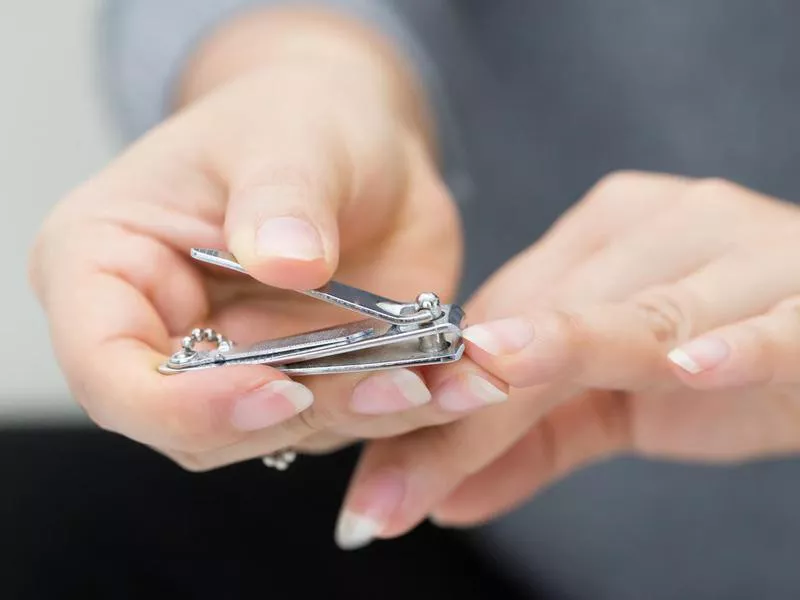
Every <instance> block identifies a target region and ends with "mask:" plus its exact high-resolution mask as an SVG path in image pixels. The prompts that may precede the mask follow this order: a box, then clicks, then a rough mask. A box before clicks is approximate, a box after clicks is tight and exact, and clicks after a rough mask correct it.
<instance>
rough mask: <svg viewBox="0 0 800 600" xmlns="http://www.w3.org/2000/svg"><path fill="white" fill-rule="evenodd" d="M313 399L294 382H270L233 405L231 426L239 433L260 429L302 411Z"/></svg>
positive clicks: (302, 387)
mask: <svg viewBox="0 0 800 600" xmlns="http://www.w3.org/2000/svg"><path fill="white" fill-rule="evenodd" d="M312 402H314V396H313V394H312V393H311V390H309V389H308V388H307V387H305V386H304V385H301V384H299V383H297V382H295V381H286V380H280V381H272V382H270V383H268V384H267V385H265V386H263V387H261V388H259V389H258V390H256V391H254V392H251V393H250V394H248V395H246V396H243V397H242V398H239V399H238V400H237V401H236V404H234V407H233V414H232V415H231V423H232V424H233V426H234V427H235V428H236V429H239V430H241V431H255V430H257V429H264V428H265V427H269V426H270V425H275V424H276V423H280V422H282V421H285V420H287V419H289V418H291V417H293V416H294V415H296V414H297V413H299V412H302V411H304V410H305V409H307V408H308V407H309V406H311V404H312Z"/></svg>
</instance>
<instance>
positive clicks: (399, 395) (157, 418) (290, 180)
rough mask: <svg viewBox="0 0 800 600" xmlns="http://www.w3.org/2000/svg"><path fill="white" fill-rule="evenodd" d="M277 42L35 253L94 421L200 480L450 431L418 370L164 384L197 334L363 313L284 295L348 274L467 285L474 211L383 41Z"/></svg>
mask: <svg viewBox="0 0 800 600" xmlns="http://www.w3.org/2000/svg"><path fill="white" fill-rule="evenodd" d="M274 18H275V17H274V15H264V16H263V19H264V22H268V23H274V21H272V22H270V19H274ZM304 18H305V17H304ZM257 22H258V19H257V18H255V19H251V20H249V21H247V22H244V23H240V24H239V25H232V26H231V28H229V30H227V33H226V32H222V33H220V34H219V36H221V38H222V39H221V40H220V39H217V40H216V41H215V42H214V43H212V44H210V46H209V47H207V49H206V51H205V53H206V55H210V56H205V57H203V56H201V57H200V59H198V61H199V62H198V63H197V64H198V65H200V66H199V67H196V68H199V69H200V72H201V73H202V75H201V76H199V77H198V78H196V80H198V79H199V80H201V81H202V84H197V86H196V87H198V88H203V87H204V86H205V87H209V86H208V83H209V78H210V79H212V80H213V79H214V77H212V76H210V75H209V73H211V72H214V69H218V68H219V63H220V60H221V59H220V55H222V56H223V57H224V56H225V53H226V52H228V53H229V54H231V52H230V51H231V48H230V44H234V45H236V44H239V45H242V44H244V45H245V47H246V46H247V44H248V41H252V39H253V36H252V35H250V34H251V33H253V32H255V30H256V29H257V25H256V23H257ZM237 26H238V27H239V28H240V30H238V31H237V30H236V27H237ZM315 27H316V29H314V28H312V29H313V30H314V31H317V30H319V31H326V29H325V28H326V27H328V28H329V29H330V28H333V29H334V30H335V31H337V33H339V34H340V33H341V31H340V30H337V29H336V28H341V27H345V26H344V25H342V24H341V23H337V24H330V23H327V22H326V23H322V24H319V25H315ZM345 28H346V27H345ZM277 29H278V30H279V31H278V32H277V33H276V32H275V31H271V32H262V33H265V34H266V33H269V35H260V36H258V37H257V38H255V39H256V40H257V41H256V42H255V45H258V43H261V42H260V40H264V39H268V40H270V41H269V44H271V45H270V47H269V48H268V50H269V51H268V52H265V53H264V55H265V56H266V57H267V58H266V59H265V60H264V61H262V62H260V63H259V64H258V65H257V68H247V69H241V70H242V71H243V72H239V73H236V76H235V77H231V78H230V80H226V81H224V82H215V84H214V85H211V86H210V87H212V88H213V91H208V90H204V92H207V93H203V94H198V95H199V98H197V99H196V98H191V99H190V100H189V101H187V102H186V104H187V106H186V107H185V108H184V109H183V110H182V111H180V112H178V113H177V114H176V115H175V116H174V117H173V118H171V119H170V120H168V121H167V122H166V123H164V124H163V125H162V126H160V127H158V128H157V129H156V130H155V131H153V132H151V133H150V134H148V135H147V136H145V137H144V138H143V139H142V140H140V141H139V142H138V143H136V144H135V145H134V146H133V147H132V148H130V149H129V151H127V152H126V153H125V154H124V155H123V156H122V157H120V158H119V159H118V160H117V161H116V162H114V163H113V164H112V165H111V166H109V167H108V168H107V169H105V171H103V172H102V173H100V174H99V175H97V176H96V177H94V178H93V179H92V180H91V181H89V182H87V183H86V184H84V185H82V186H81V187H80V188H79V189H77V190H76V191H74V192H73V193H72V194H70V195H69V196H68V197H67V198H66V199H65V200H63V201H62V202H61V203H60V204H59V205H58V206H57V207H56V208H55V210H54V211H53V212H52V214H51V215H50V217H49V218H48V220H47V222H46V223H45V225H44V227H43V228H42V230H41V233H40V235H39V236H38V240H37V243H36V245H35V249H34V252H33V254H32V259H31V273H32V281H33V284H34V287H35V289H36V291H37V294H38V297H39V298H40V300H41V302H42V304H43V306H44V308H45V311H46V313H47V316H48V319H49V322H50V326H51V333H52V341H53V344H54V347H55V351H56V355H57V358H58V360H59V362H60V364H61V366H62V368H63V371H64V373H65V375H66V379H67V381H68V383H69V385H70V388H71V390H72V392H73V393H74V396H75V397H76V398H77V400H78V401H79V402H80V404H81V405H82V406H83V408H84V409H85V410H86V411H87V413H88V414H89V416H90V417H91V418H92V419H93V420H94V421H95V422H96V423H98V424H99V425H100V426H101V427H103V428H106V429H109V430H112V431H115V432H118V433H121V434H124V435H126V436H128V437H130V438H132V439H134V440H137V441H139V442H142V443H144V444H147V445H150V446H153V447H155V448H157V449H159V450H160V451H161V452H163V453H164V454H167V455H168V456H170V457H172V458H173V459H175V460H176V461H177V462H179V463H180V464H182V465H183V466H184V467H186V468H189V469H192V470H204V469H209V468H213V467H217V466H221V465H224V464H229V463H232V462H237V461H241V460H246V459H249V458H254V457H258V456H262V455H264V454H268V453H270V452H273V451H275V450H278V449H281V448H284V447H287V446H294V447H299V448H300V449H308V450H320V451H321V450H327V449H330V448H333V447H338V446H340V445H342V444H345V443H347V442H348V441H350V440H351V439H353V438H358V437H375V436H383V435H394V434H396V433H400V432H403V431H407V430H409V429H413V428H416V427H419V426H423V425H427V424H430V423H438V422H442V421H445V420H448V419H449V418H451V417H450V416H449V415H448V414H447V411H446V410H443V409H441V408H435V407H433V406H430V405H429V406H427V407H426V406H421V405H422V404H425V403H426V402H427V401H428V400H430V397H431V396H430V393H429V392H428V390H427V388H426V386H425V384H424V383H423V381H422V379H421V378H420V377H419V376H418V375H417V374H415V373H413V372H411V371H405V370H398V371H391V372H382V373H378V374H375V375H372V376H371V377H367V376H366V375H337V376H332V377H312V378H307V379H306V380H305V381H304V384H305V385H303V384H301V383H300V382H293V381H290V380H289V379H288V378H287V377H286V376H284V375H282V374H281V373H279V372H278V371H276V370H274V369H271V368H268V367H264V366H247V367H224V368H217V369H210V370H207V371H200V372H194V373H188V374H181V375H175V376H164V375H161V374H159V373H158V372H157V371H156V367H157V365H159V364H160V363H161V362H163V361H164V360H165V358H166V356H167V355H169V354H170V353H172V352H173V351H175V350H176V349H177V348H178V347H179V340H180V338H181V337H183V336H185V335H187V333H188V331H190V330H191V329H192V328H193V327H196V326H203V327H206V326H209V327H213V328H215V329H217V330H218V331H221V332H223V333H224V334H225V335H227V336H228V337H230V338H232V339H234V340H236V341H237V342H240V343H248V342H252V341H256V340H259V339H269V338H273V337H278V336H281V335H286V334H290V333H297V332H299V331H304V330H309V329H313V328H318V327H323V326H327V325H330V324H332V323H333V322H335V321H336V320H337V319H340V320H341V319H343V318H344V319H348V318H349V319H350V320H352V315H350V314H345V315H343V314H342V313H341V311H339V312H331V311H330V310H328V308H327V307H326V305H324V304H323V303H320V302H314V301H310V302H309V301H308V300H307V299H304V298H303V297H302V296H300V295H299V294H297V293H294V292H285V291H281V290H276V289H275V288H289V289H307V288H312V287H316V286H319V285H321V284H323V283H325V282H326V281H327V280H328V279H329V278H331V277H332V276H334V274H335V276H336V278H337V279H340V280H342V281H344V282H347V283H351V284H353V285H356V286H359V287H363V288H366V289H368V290H371V291H374V292H376V293H380V294H383V295H386V296H389V297H396V298H398V299H401V300H405V299H413V298H414V297H415V296H416V294H417V293H418V292H421V291H435V292H437V293H439V294H440V295H441V296H442V297H443V300H446V299H448V298H449V297H450V296H451V295H452V293H453V291H454V289H455V286H456V281H457V277H458V271H459V264H460V259H461V239H460V228H459V223H458V218H457V211H456V209H455V207H454V205H453V202H452V200H451V198H450V197H449V195H448V193H447V191H446V188H445V186H444V185H443V184H442V182H441V181H440V179H439V176H438V174H437V170H436V168H435V165H434V162H433V160H432V157H431V154H432V153H431V151H430V149H429V146H428V143H427V141H426V135H425V133H424V127H423V126H422V125H421V121H420V119H418V118H417V116H418V115H415V114H414V111H413V110H410V109H409V103H408V102H407V98H408V96H409V95H410V92H409V91H408V89H409V85H408V83H407V82H403V80H402V75H400V74H398V73H395V72H393V71H392V68H393V67H392V66H391V65H389V64H388V62H386V61H383V59H380V58H378V56H379V55H380V52H379V51H378V50H376V49H375V48H373V47H371V46H370V45H369V43H367V42H363V43H361V42H357V41H353V42H352V43H349V42H348V43H343V42H342V39H344V38H342V36H340V35H339V36H338V37H337V36H336V35H330V39H331V40H335V41H331V43H330V45H331V46H332V47H335V50H336V51H331V52H327V51H326V44H325V41H324V40H325V38H324V35H320V36H319V37H317V38H316V44H317V46H316V49H317V50H318V53H317V54H318V57H319V58H318V60H312V58H313V57H311V56H309V55H307V54H308V53H311V54H313V51H310V50H308V51H306V46H302V48H303V51H304V52H305V53H304V52H301V53H300V54H302V56H297V55H296V54H295V50H296V49H297V48H298V46H297V45H296V44H295V43H294V42H295V41H296V40H293V39H292V38H291V35H290V34H287V35H288V37H289V39H288V40H286V43H285V44H283V45H281V42H280V32H282V31H288V30H292V31H294V29H291V28H280V27H278V28H277ZM248 32H250V33H248ZM273 33H276V35H272V34H273ZM249 35H250V37H248V36H249ZM225 36H227V38H226V37H225ZM352 39H355V38H352ZM226 44H227V46H226ZM215 48H216V49H217V50H215ZM220 48H222V50H219V49H220ZM383 51H384V52H385V49H383ZM359 52H360V53H361V54H359ZM232 55H237V54H236V52H233V53H232ZM237 56H238V55H237ZM215 61H216V62H215ZM382 61H383V62H382ZM222 62H225V61H224V60H222ZM208 64H213V65H214V66H213V67H207V68H206V67H204V66H203V65H208ZM238 66H239V67H241V65H238ZM204 69H205V70H204ZM234 70H235V69H234ZM398 72H399V71H398ZM188 85H189V87H190V88H191V87H192V85H193V84H188ZM398 89H402V90H403V92H402V93H400V92H398V91H397V90H398ZM194 246H204V247H215V248H228V249H230V250H231V251H232V252H233V253H234V254H236V256H237V257H238V259H239V260H240V261H241V262H242V263H243V264H244V266H245V267H246V268H247V269H248V271H249V272H250V273H251V274H252V275H253V276H254V277H255V279H256V280H258V281H255V280H253V279H250V278H248V277H246V276H243V275H238V274H227V273H226V272H221V271H220V270H219V269H213V268H204V267H203V266H202V265H198V264H196V263H194V262H192V261H191V260H189V258H188V252H189V249H190V248H191V247H194ZM434 250H435V251H434ZM263 284H267V285H268V286H271V287H266V286H264V285H263ZM313 397H317V398H320V399H322V401H321V402H318V403H315V404H312V399H313ZM400 410H403V411H405V412H404V414H403V416H402V417H399V418H398V417H395V418H394V419H391V418H388V417H385V416H384V417H376V416H374V415H375V414H378V413H384V414H385V413H389V412H395V411H400ZM359 413H360V414H359ZM365 413H367V414H365Z"/></svg>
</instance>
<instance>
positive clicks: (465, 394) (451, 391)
mask: <svg viewBox="0 0 800 600" xmlns="http://www.w3.org/2000/svg"><path fill="white" fill-rule="evenodd" d="M436 398H437V401H438V402H439V406H440V407H441V408H443V409H444V410H447V411H451V412H464V411H468V410H473V409H476V408H480V407H481V406H486V405H487V404H497V403H499V402H503V401H504V400H506V399H507V398H508V394H506V393H505V392H504V391H502V390H500V389H498V388H497V387H495V386H494V385H492V384H491V383H489V382H488V381H486V380H485V379H483V378H482V377H478V376H477V375H472V374H469V375H465V376H461V377H457V378H455V379H453V380H450V381H447V382H445V383H443V384H442V385H441V386H440V388H439V389H438V390H436Z"/></svg>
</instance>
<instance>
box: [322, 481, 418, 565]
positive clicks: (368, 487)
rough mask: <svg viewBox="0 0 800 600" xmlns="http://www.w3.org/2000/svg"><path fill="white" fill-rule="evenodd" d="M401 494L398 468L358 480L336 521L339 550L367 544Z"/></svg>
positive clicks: (395, 506) (401, 487) (379, 528)
mask: <svg viewBox="0 0 800 600" xmlns="http://www.w3.org/2000/svg"><path fill="white" fill-rule="evenodd" d="M404 494H405V480H404V478H403V476H402V475H401V474H400V473H398V472H383V473H379V474H376V475H375V476H374V477H371V478H370V479H368V480H366V481H365V482H364V483H362V484H360V485H359V488H358V489H357V490H356V491H355V492H354V493H353V498H352V500H351V501H350V502H349V503H348V506H347V507H346V508H345V509H344V510H342V512H341V514H340V515H339V519H338V520H337V522H336V531H335V533H334V541H335V542H336V545H337V546H339V548H341V549H342V550H356V549H358V548H363V547H364V546H367V545H369V544H370V543H371V542H372V540H374V539H375V537H376V536H378V535H379V534H380V532H381V531H382V530H383V528H384V527H385V526H386V523H387V522H388V520H389V518H390V517H391V516H392V513H393V512H394V511H395V510H397V508H398V507H399V506H400V503H401V502H402V501H403V495H404Z"/></svg>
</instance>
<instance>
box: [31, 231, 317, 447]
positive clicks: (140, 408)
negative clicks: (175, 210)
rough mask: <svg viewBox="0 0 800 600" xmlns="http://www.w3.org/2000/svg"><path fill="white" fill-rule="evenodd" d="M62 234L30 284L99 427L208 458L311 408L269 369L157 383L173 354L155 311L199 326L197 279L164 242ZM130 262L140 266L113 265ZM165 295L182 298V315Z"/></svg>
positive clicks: (50, 241) (48, 246) (305, 395)
mask: <svg viewBox="0 0 800 600" xmlns="http://www.w3.org/2000/svg"><path fill="white" fill-rule="evenodd" d="M62 234H63V235H60V236H48V237H47V239H46V241H43V242H40V245H39V246H38V249H37V251H36V253H35V254H36V258H35V259H34V262H35V263H36V264H37V267H36V268H35V269H34V271H35V272H36V274H35V275H34V278H35V279H37V282H38V283H37V286H36V287H37V288H38V289H39V290H40V297H41V300H42V302H43V304H44V306H45V309H46V310H47V312H48V314H49V317H50V323H51V337H52V340H53V345H54V348H55V352H56V356H57V357H58V359H59V362H60V363H61V365H62V367H63V368H64V372H65V374H66V376H67V380H68V382H69V384H70V388H71V389H72V391H73V393H74V394H75V396H76V399H77V400H78V401H79V402H80V403H81V404H82V405H83V407H84V408H85V410H86V411H87V412H88V413H89V415H90V416H91V417H92V419H93V420H95V422H97V423H98V424H99V425H101V426H102V427H104V428H106V429H109V430H112V431H116V432H119V433H122V434H124V435H126V436H128V437H131V438H133V439H136V440H138V441H141V442H143V443H146V444H150V445H158V446H164V447H173V448H185V449H206V448H208V447H213V446H216V445H220V444H226V443H231V441H234V440H238V439H241V438H242V437H244V436H246V435H248V434H249V431H250V430H251V429H258V428H261V427H264V426H268V425H269V424H271V423H273V422H275V421H277V420H281V419H286V418H289V417H290V416H291V415H293V414H295V412H296V410H298V409H299V407H300V406H302V405H303V404H307V403H308V402H309V401H310V393H309V392H308V391H307V390H304V388H302V386H299V385H298V386H296V387H295V385H294V384H291V382H289V381H287V378H285V377H283V376H282V375H281V374H279V373H277V372H276V371H274V370H272V369H268V368H242V369H230V370H229V369H224V370H213V371H208V372H204V373H192V374H182V375H179V376H174V377H167V376H164V375H161V374H159V373H158V372H157V371H156V368H157V366H158V365H159V364H160V363H161V362H163V361H164V360H165V359H166V356H165V355H166V354H168V353H169V352H170V351H171V350H172V349H173V345H172V342H171V335H172V332H171V331H170V329H169V328H168V324H167V323H165V322H164V321H163V320H162V318H161V315H160V314H159V311H158V310H157V308H156V305H158V304H163V306H164V309H163V310H164V312H165V314H167V315H170V314H174V315H176V316H174V317H172V319H171V320H173V321H174V323H175V324H180V325H181V326H182V325H183V323H184V321H185V322H189V321H190V320H195V319H197V318H199V317H200V316H201V314H202V312H203V311H204V310H205V308H206V307H205V304H204V302H203V300H202V299H203V297H204V294H203V292H202V287H201V283H200V281H199V279H197V278H196V276H194V275H192V274H191V269H190V267H189V266H188V265H187V264H186V263H185V262H183V261H182V258H181V257H179V256H178V255H177V253H175V252H173V251H170V250H166V249H164V248H163V247H162V246H161V245H160V244H159V242H157V241H155V240H153V239H150V238H145V237H143V236H139V235H137V234H131V233H130V232H126V231H125V230H120V229H117V228H114V227H111V226H109V225H108V224H105V223H101V222H98V223H94V222H89V223H86V222H83V221H82V222H81V225H79V226H77V225H72V224H70V223H65V228H64V230H63V231H62ZM95 248H97V250H95ZM131 255H135V256H137V257H138V260H137V261H128V260H127V259H125V258H123V259H122V260H120V261H116V262H115V261H114V260H113V257H128V256H131ZM173 282H179V283H181V284H183V285H184V288H183V289H182V290H176V289H175V288H174V287H171V286H172V284H173ZM165 289H166V290H171V291H172V293H175V294H176V295H177V294H180V295H179V297H182V298H185V302H184V304H183V306H184V308H185V314H184V315H183V316H180V315H179V311H176V310H174V309H175V307H176V306H175V303H174V297H172V298H165V297H164V296H163V290H165ZM142 290H145V291H146V290H152V294H151V295H152V296H153V298H154V299H153V300H151V299H150V298H148V297H147V295H145V293H144V292H143V291H142ZM169 308H172V310H171V311H170V310H169Z"/></svg>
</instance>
